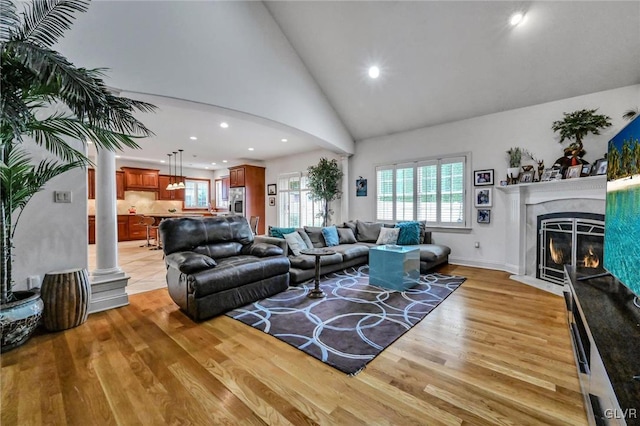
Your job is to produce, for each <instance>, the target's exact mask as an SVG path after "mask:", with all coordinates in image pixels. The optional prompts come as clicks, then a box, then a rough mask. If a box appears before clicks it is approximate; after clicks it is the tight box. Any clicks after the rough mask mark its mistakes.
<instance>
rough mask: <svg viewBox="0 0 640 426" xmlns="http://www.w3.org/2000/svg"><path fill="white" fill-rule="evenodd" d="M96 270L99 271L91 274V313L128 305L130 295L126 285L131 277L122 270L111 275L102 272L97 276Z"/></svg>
mask: <svg viewBox="0 0 640 426" xmlns="http://www.w3.org/2000/svg"><path fill="white" fill-rule="evenodd" d="M118 269H119V268H118ZM96 272H98V271H94V272H93V273H92V276H91V301H90V302H89V313H90V314H93V313H96V312H100V311H106V310H107V309H113V308H119V307H120V306H125V305H128V304H129V296H128V295H127V293H126V292H125V287H126V286H127V284H128V283H129V278H130V277H129V276H128V275H126V274H125V273H124V272H122V271H120V272H117V273H114V274H111V275H102V274H101V275H100V276H98V277H96Z"/></svg>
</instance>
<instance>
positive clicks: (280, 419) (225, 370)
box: [0, 250, 587, 426]
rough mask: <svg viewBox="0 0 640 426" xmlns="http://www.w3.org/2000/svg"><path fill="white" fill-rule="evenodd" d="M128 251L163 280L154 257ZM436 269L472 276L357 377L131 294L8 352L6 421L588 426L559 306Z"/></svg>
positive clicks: (493, 281)
mask: <svg viewBox="0 0 640 426" xmlns="http://www.w3.org/2000/svg"><path fill="white" fill-rule="evenodd" d="M132 252H133V254H134V257H138V258H137V260H133V261H132V263H135V262H144V261H143V260H141V258H148V259H149V261H148V262H149V264H148V265H146V267H147V268H148V269H145V268H144V267H143V266H142V265H140V266H141V267H142V268H143V269H145V270H146V271H147V272H145V274H143V275H145V276H146V277H147V278H146V279H147V280H148V279H150V278H149V277H151V276H153V275H154V274H152V273H150V271H151V270H153V269H154V268H158V269H157V271H160V272H161V274H160V275H159V276H156V278H153V279H162V282H163V280H164V272H163V267H162V262H161V259H156V258H154V256H156V253H158V252H152V253H153V254H151V255H148V254H140V252H138V251H136V250H132ZM123 254H124V253H123ZM125 257H126V256H123V255H121V260H122V262H121V263H122V264H126V263H127V262H128V261H127V260H126V259H124V258H125ZM157 271H156V273H158V272H157ZM440 271H441V272H443V273H450V274H457V275H462V276H465V277H467V278H468V279H467V281H466V282H465V283H464V284H463V285H462V287H461V288H460V289H458V290H456V291H455V292H454V293H453V294H452V295H451V296H450V297H448V298H447V299H446V300H445V301H444V302H443V303H442V304H441V305H440V306H438V307H437V308H436V309H435V310H434V311H433V312H432V313H430V314H429V315H428V316H427V317H426V318H425V319H424V320H423V321H422V322H420V323H419V324H418V325H416V326H415V327H413V328H412V329H411V330H410V331H408V332H407V333H406V334H405V335H403V336H402V337H401V338H400V339H398V340H397V341H396V342H395V343H393V344H392V345H391V346H390V347H388V348H387V349H386V350H385V351H383V352H382V354H380V355H379V356H378V357H377V358H376V359H374V360H373V361H372V362H371V363H370V364H369V365H368V366H367V368H366V369H365V370H364V371H362V372H361V373H360V374H358V375H357V376H355V377H348V376H346V375H345V374H343V373H341V372H339V371H337V370H335V369H333V368H331V367H329V366H327V365H324V364H322V363H321V362H320V361H318V360H316V359H314V358H312V357H310V356H307V355H305V354H304V353H302V352H300V351H298V350H296V349H294V348H293V347H291V346H289V345H288V344H286V343H283V342H281V341H279V340H277V339H275V338H273V337H271V336H269V335H266V334H264V333H262V332H260V331H257V330H255V329H253V328H251V327H248V326H246V325H244V324H242V323H240V322H237V321H235V320H232V319H230V318H228V317H226V316H220V317H217V318H214V319H211V320H209V321H205V322H202V323H194V322H192V321H191V320H190V319H188V318H187V317H186V316H185V315H183V314H182V313H181V312H180V311H179V310H178V309H177V307H176V305H175V304H173V302H172V301H171V299H170V298H169V296H168V294H167V290H166V288H165V289H159V290H154V291H149V292H145V293H140V294H134V295H132V296H130V302H131V303H130V305H129V306H125V307H122V308H118V309H113V310H109V311H106V312H102V313H97V314H93V315H90V316H89V319H88V321H87V322H86V323H84V324H83V325H81V326H79V327H76V328H74V329H71V330H66V331H64V332H59V333H51V334H46V333H41V334H39V335H36V336H34V337H33V338H32V339H31V340H30V341H29V342H28V343H26V344H25V345H24V346H22V347H20V348H18V349H16V350H14V351H11V352H9V353H7V354H4V355H2V401H1V402H2V405H1V407H0V408H1V411H2V416H1V420H2V421H1V423H2V425H5V426H8V425H37V424H56V425H63V424H74V425H89V424H92V425H102V424H123V425H125V424H138V425H163V424H199V425H217V424H234V425H235V424H294V425H299V424H326V425H329V424H330V425H334V424H343V425H358V424H362V425H365V424H366V425H384V424H393V425H409V424H419V425H439V424H449V425H459V424H470V425H471V424H472V425H495V424H501V425H525V424H540V425H583V424H587V421H586V418H585V415H584V407H583V402H582V397H581V395H580V389H579V384H578V378H577V373H576V367H575V363H574V359H573V355H572V351H571V343H570V340H569V332H568V328H567V324H566V320H565V306H564V300H563V299H562V298H561V297H558V296H554V295H551V294H549V293H545V292H543V291H541V290H538V289H535V288H531V287H528V286H526V285H524V284H520V283H517V282H514V281H511V280H510V279H509V278H508V275H507V274H506V273H504V272H497V271H490V270H482V269H475V268H468V267H461V266H453V265H448V266H445V267H443V268H441V269H440ZM131 272H133V271H131ZM133 273H134V272H133ZM140 279H142V278H140Z"/></svg>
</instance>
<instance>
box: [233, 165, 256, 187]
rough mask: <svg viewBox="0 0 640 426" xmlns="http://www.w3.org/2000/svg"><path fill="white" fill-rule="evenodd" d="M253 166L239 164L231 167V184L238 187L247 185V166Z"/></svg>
mask: <svg viewBox="0 0 640 426" xmlns="http://www.w3.org/2000/svg"><path fill="white" fill-rule="evenodd" d="M246 167H252V166H238V167H233V168H230V169H229V186H230V187H231V188H237V187H239V186H245V168H246Z"/></svg>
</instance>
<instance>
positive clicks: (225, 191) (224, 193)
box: [220, 176, 229, 201]
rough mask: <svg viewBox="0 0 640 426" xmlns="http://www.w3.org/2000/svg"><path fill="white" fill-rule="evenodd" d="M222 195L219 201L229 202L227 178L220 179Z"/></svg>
mask: <svg viewBox="0 0 640 426" xmlns="http://www.w3.org/2000/svg"><path fill="white" fill-rule="evenodd" d="M221 192H222V195H221V197H220V199H221V200H222V201H229V176H225V177H223V178H222V191H221Z"/></svg>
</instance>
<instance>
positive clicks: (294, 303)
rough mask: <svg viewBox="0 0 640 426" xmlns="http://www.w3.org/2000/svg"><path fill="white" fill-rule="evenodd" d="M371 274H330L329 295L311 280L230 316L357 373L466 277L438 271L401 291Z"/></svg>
mask: <svg viewBox="0 0 640 426" xmlns="http://www.w3.org/2000/svg"><path fill="white" fill-rule="evenodd" d="M368 273H369V267H368V266H367V265H364V266H361V267H359V268H348V269H346V270H344V271H341V272H338V273H332V274H329V275H326V276H324V277H323V278H322V280H321V288H322V290H324V292H325V293H326V294H327V297H326V298H324V299H310V298H308V297H307V294H309V291H310V290H311V289H313V280H309V281H307V282H305V283H303V284H300V285H299V286H295V287H293V286H292V287H289V289H288V290H286V291H284V292H282V293H279V294H277V295H275V296H272V297H269V298H267V299H263V300H260V301H258V302H255V303H252V304H250V305H247V306H243V307H241V308H238V309H235V310H233V311H230V312H227V314H226V315H227V316H229V317H231V318H234V319H236V320H238V321H241V322H243V323H245V324H247V325H250V326H251V327H255V328H257V329H259V330H261V331H263V332H265V333H268V334H270V335H272V336H274V337H276V338H278V339H280V340H282V341H284V342H287V343H289V344H290V345H292V346H294V347H296V348H298V349H300V350H301V351H303V352H305V353H307V354H309V355H311V356H313V357H315V358H317V359H319V360H320V361H322V362H324V363H326V364H329V365H331V366H332V367H335V368H337V369H338V370H340V371H342V372H345V373H347V374H351V375H354V374H357V373H358V372H360V371H361V370H362V369H363V368H364V367H365V366H366V364H367V363H368V362H370V361H371V360H372V359H374V358H375V357H376V356H377V355H378V354H379V353H380V352H382V351H383V350H384V348H386V347H387V346H388V345H390V344H391V343H393V342H394V341H395V340H396V339H398V338H399V337H400V336H402V335H403V334H404V333H406V332H407V331H408V330H409V329H411V327H413V326H414V325H416V324H417V323H418V322H419V321H420V320H422V319H423V318H424V317H425V316H426V315H427V314H428V313H429V312H431V311H432V310H433V309H434V308H435V307H436V306H438V305H439V304H440V303H441V302H442V301H443V300H444V299H445V298H446V297H447V296H449V295H450V294H451V293H452V292H453V291H454V290H456V289H457V288H458V287H459V286H460V285H461V284H462V283H463V282H464V281H465V278H463V277H456V276H450V275H444V274H439V273H432V274H426V275H421V276H420V280H419V283H418V284H417V285H416V286H415V287H413V288H411V289H409V290H406V291H403V292H396V291H391V290H387V289H384V288H381V287H377V286H373V285H369V275H368Z"/></svg>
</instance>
